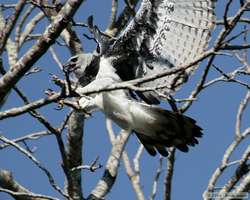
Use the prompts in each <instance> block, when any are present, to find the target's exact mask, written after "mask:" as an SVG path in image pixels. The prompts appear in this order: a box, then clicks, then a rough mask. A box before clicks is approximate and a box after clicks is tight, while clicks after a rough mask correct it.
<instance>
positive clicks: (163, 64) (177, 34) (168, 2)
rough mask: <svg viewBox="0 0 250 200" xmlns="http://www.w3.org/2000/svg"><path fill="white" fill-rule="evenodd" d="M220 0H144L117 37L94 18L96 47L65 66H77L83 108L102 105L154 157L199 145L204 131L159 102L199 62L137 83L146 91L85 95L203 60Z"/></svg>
mask: <svg viewBox="0 0 250 200" xmlns="http://www.w3.org/2000/svg"><path fill="white" fill-rule="evenodd" d="M215 1H216V0H142V2H141V5H140V8H139V10H138V11H137V13H136V15H135V17H134V18H133V19H132V20H131V21H130V23H129V24H128V26H127V27H126V28H125V30H124V31H123V32H122V33H121V34H120V35H119V36H118V37H117V38H113V37H109V36H108V35H107V34H104V33H103V32H101V31H100V30H99V29H98V27H97V26H93V22H92V20H89V28H90V30H91V32H92V34H93V35H94V37H95V39H96V41H97V42H98V48H97V50H96V51H95V52H94V53H86V54H79V55H76V56H74V57H72V58H70V59H69V61H68V62H67V63H66V64H65V66H64V67H66V68H69V69H72V68H74V69H75V71H74V72H75V75H76V77H77V78H78V82H79V84H78V87H77V89H76V93H77V94H78V95H79V96H80V97H81V98H80V100H79V105H80V106H81V108H82V109H86V110H88V109H91V108H94V107H97V108H99V109H100V110H101V111H103V113H104V114H105V115H106V117H108V118H110V119H111V120H112V121H114V122H115V123H116V124H117V125H119V126H120V127H121V128H122V129H125V130H127V131H131V132H134V133H135V134H136V136H137V137H138V139H139V141H140V142H141V143H142V144H143V146H144V147H145V149H146V150H147V152H148V153H149V154H150V155H153V156H154V155H156V154H157V152H159V153H160V154H161V155H163V156H167V155H168V151H167V149H166V148H168V147H176V148H177V149H179V150H180V151H183V152H187V151H188V146H194V145H195V144H198V140H197V138H200V137H201V136H202V133H201V130H202V129H201V128H200V127H199V126H198V125H196V121H195V120H194V119H192V118H190V117H188V116H185V115H182V114H180V113H178V112H174V111H169V110H165V109H163V108H161V107H159V106H157V105H156V104H159V103H160V101H161V99H162V97H163V96H168V95H171V94H173V93H174V92H175V91H176V90H177V89H178V88H179V86H180V85H181V84H182V83H184V82H185V81H187V78H188V76H189V75H190V74H191V72H192V71H194V70H195V69H196V68H197V65H195V66H192V67H189V68H186V69H185V70H179V71H178V72H177V73H175V74H171V75H168V76H164V77H160V78H157V77H156V78H155V79H151V80H150V81H146V82H142V83H140V84H139V85H137V86H138V87H141V88H144V89H145V90H136V91H133V90H132V89H130V88H127V89H116V90H111V91H102V92H99V93H96V94H94V95H90V96H91V98H90V97H87V98H86V96H85V94H86V93H87V92H88V91H90V90H91V89H92V90H93V89H97V88H100V89H102V88H105V87H109V86H111V85H114V84H117V83H119V82H122V81H129V80H133V79H137V78H142V77H149V76H153V75H157V74H160V73H163V72H165V71H167V70H169V69H178V68H180V69H181V68H182V67H183V66H185V65H187V64H189V63H191V62H192V61H194V60H195V59H197V58H199V57H200V56H201V55H202V54H203V53H204V51H205V49H206V48H207V46H208V42H209V39H210V34H211V30H212V29H213V27H214V24H215V16H214V7H215ZM148 88H149V89H148ZM150 88H151V90H150Z"/></svg>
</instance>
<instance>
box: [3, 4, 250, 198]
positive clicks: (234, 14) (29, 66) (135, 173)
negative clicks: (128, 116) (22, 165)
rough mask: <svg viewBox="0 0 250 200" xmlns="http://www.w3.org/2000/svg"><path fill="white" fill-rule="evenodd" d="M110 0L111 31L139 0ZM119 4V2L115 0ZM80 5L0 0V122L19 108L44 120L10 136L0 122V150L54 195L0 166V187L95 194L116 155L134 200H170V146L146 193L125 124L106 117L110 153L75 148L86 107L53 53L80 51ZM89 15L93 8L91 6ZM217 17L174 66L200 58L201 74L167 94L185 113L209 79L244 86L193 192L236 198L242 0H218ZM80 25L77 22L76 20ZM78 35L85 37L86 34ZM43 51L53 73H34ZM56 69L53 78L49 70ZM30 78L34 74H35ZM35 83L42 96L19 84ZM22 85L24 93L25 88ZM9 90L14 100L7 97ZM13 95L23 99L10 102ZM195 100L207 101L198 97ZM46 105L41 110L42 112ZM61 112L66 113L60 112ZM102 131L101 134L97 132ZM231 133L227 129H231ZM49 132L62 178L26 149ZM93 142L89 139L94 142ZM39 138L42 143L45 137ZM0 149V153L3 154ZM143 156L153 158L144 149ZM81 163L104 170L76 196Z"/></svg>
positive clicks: (246, 71) (245, 135) (243, 187)
mask: <svg viewBox="0 0 250 200" xmlns="http://www.w3.org/2000/svg"><path fill="white" fill-rule="evenodd" d="M110 1H111V8H110V21H109V23H108V25H107V27H106V30H105V33H106V34H108V35H109V36H111V37H116V36H117V35H119V34H120V33H121V31H122V30H123V29H124V27H126V25H127V24H128V22H129V21H130V19H131V18H132V17H133V16H134V15H135V13H136V9H137V5H138V4H139V3H140V1H138V0H124V1H118V0H110ZM119 4H121V5H122V6H123V7H122V8H121V6H120V7H119V6H118V5H119ZM80 6H81V7H80ZM79 9H81V12H84V9H85V1H83V0H68V1H65V2H64V1H59V0H52V1H47V0H29V1H25V0H19V1H7V0H3V1H1V2H0V55H1V56H0V73H1V76H0V106H1V111H0V120H1V121H0V123H1V124H4V123H5V122H6V121H8V119H10V118H11V119H13V120H12V122H13V125H14V123H15V120H16V123H17V122H18V120H20V121H19V123H22V122H21V120H22V116H23V115H29V117H30V118H32V119H35V120H36V122H37V123H38V124H40V125H42V126H40V127H43V130H41V131H39V132H36V131H35V130H34V131H33V132H31V133H28V134H23V135H21V136H20V137H17V138H13V136H11V134H7V130H5V129H2V128H1V129H0V131H1V132H0V141H1V143H0V150H1V151H2V152H6V151H4V150H5V149H7V148H13V149H15V150H16V151H17V152H18V153H21V154H22V155H23V156H25V157H26V158H28V159H29V160H30V162H32V163H33V164H34V167H36V168H38V169H39V170H41V172H42V173H43V174H44V175H45V177H47V179H48V185H50V186H51V187H52V188H53V189H54V190H55V196H56V197H52V196H48V195H43V194H37V193H35V192H32V191H31V190H30V189H28V188H25V187H24V186H23V185H22V180H20V182H18V181H17V180H16V179H15V171H9V170H8V169H1V168H0V192H2V193H7V194H8V195H10V196H12V197H13V199H17V200H38V199H39V200H40V199H41V200H42V199H48V200H55V199H72V200H82V199H89V200H90V199H92V200H93V199H103V198H105V197H106V196H107V195H108V193H109V192H110V191H111V190H112V187H113V185H114V184H115V181H116V177H117V175H118V173H123V172H122V170H121V169H119V166H120V164H121V163H123V165H124V171H125V172H126V174H127V176H128V178H129V180H130V183H131V185H132V188H133V190H134V193H135V196H136V198H137V199H138V200H144V199H151V200H153V199H165V200H170V199H171V191H172V179H173V174H174V169H175V149H174V148H170V149H169V152H170V153H169V156H168V158H167V159H166V160H167V162H164V160H165V158H162V157H159V166H158V168H157V169H156V171H155V172H154V173H153V175H152V177H154V178H153V182H152V189H150V192H148V191H145V190H146V189H147V190H148V188H146V189H145V188H143V183H142V182H141V178H142V177H141V171H142V170H143V169H142V167H141V166H142V165H145V163H144V160H142V159H141V158H142V155H143V154H144V151H143V146H142V145H139V146H138V150H137V151H136V152H135V153H134V154H130V153H128V152H127V150H126V149H125V146H126V143H127V141H128V139H129V135H130V133H128V132H126V131H123V130H121V131H120V133H115V131H114V129H113V126H112V122H111V121H110V120H107V121H106V127H107V131H108V136H107V137H109V139H110V143H111V144H112V148H111V151H110V153H109V155H93V162H92V163H88V164H85V163H84V162H83V159H82V154H83V152H82V151H83V150H84V152H88V149H86V148H83V147H84V145H83V144H84V138H85V135H86V134H88V133H84V130H85V129H84V121H85V119H86V118H87V117H89V115H88V113H83V112H80V111H79V110H80V108H79V105H77V104H74V103H72V102H71V101H70V99H71V98H77V97H75V96H74V94H73V93H72V92H68V90H69V89H70V88H69V77H68V74H67V72H65V71H64V70H63V67H62V66H63V64H62V61H61V60H60V55H59V53H60V54H61V53H62V52H64V54H66V55H68V57H70V55H76V54H79V53H82V52H83V48H82V44H83V45H84V42H82V41H81V40H82V33H81V30H82V29H85V30H87V28H86V27H87V26H88V24H87V23H83V22H85V21H86V19H81V21H80V22H78V21H75V20H74V15H75V14H76V13H77V12H79ZM119 9H120V10H119ZM93 15H94V16H95V13H93ZM216 15H217V21H216V24H217V26H216V29H215V31H214V33H213V36H212V40H211V44H210V47H209V49H208V50H207V51H206V52H205V53H204V54H203V55H201V56H200V57H199V59H197V60H195V61H193V62H192V63H190V64H188V65H186V66H182V69H186V68H188V67H190V66H192V65H195V64H197V63H198V62H199V63H202V64H201V65H200V70H199V71H200V72H197V73H199V74H198V75H199V80H198V81H197V83H196V85H195V87H194V88H193V89H192V91H191V93H190V95H188V96H187V97H186V98H183V99H174V101H175V104H176V105H177V107H178V110H179V112H181V113H184V112H186V111H187V110H188V109H191V108H192V105H194V104H195V103H196V101H198V98H199V95H200V94H201V93H203V92H205V91H207V90H208V88H210V89H213V88H214V85H218V84H224V85H225V84H226V86H227V87H231V85H232V84H237V85H238V86H239V87H240V88H241V89H242V90H243V91H245V96H244V97H243V98H242V100H241V102H239V105H238V110H237V112H236V113H235V118H236V121H235V122H232V123H235V130H232V131H231V135H229V134H227V135H225V137H229V138H232V137H233V139H232V141H231V143H230V144H228V147H227V148H226V149H225V152H224V155H223V156H222V158H221V163H219V165H218V167H217V169H215V170H214V172H213V173H212V174H211V178H210V179H209V180H207V182H208V184H207V187H206V189H205V191H204V193H203V194H201V196H202V195H203V198H204V199H206V200H209V199H236V198H237V199H244V198H246V197H247V195H248V193H249V192H250V162H249V159H250V146H249V141H250V140H249V135H250V124H249V107H248V106H249V102H250V82H249V80H250V79H249V77H250V76H249V75H250V64H249V60H248V59H249V58H248V57H249V55H250V54H249V49H250V43H249V39H250V37H249V27H250V26H249V24H250V17H249V16H250V1H249V0H234V1H233V0H227V1H226V0H221V1H220V2H218V3H217V9H216ZM79 26H80V27H81V28H78V27H79ZM42 30H43V31H42ZM86 37H88V39H91V36H90V35H89V36H86ZM85 41H86V40H85ZM59 49H60V50H59ZM68 52H70V54H68ZM48 58H49V59H50V60H53V63H52V62H51V65H50V68H55V69H51V71H52V72H53V75H51V76H38V75H39V74H41V72H43V70H44V67H42V66H38V65H37V64H36V63H37V62H38V61H43V60H46V59H48ZM64 61H65V60H64ZM232 63H233V64H232ZM228 65H230V66H228ZM56 73H57V76H56V75H55V74H56ZM173 73H178V72H177V70H175V69H171V70H168V71H166V72H164V73H161V74H157V76H155V77H150V78H140V79H136V80H133V81H129V82H121V83H119V84H115V85H111V86H109V87H108V88H103V89H101V90H100V89H96V90H93V91H88V92H89V94H90V93H98V92H101V91H104V90H105V91H109V90H115V89H119V88H129V89H133V90H141V91H143V90H148V89H151V90H152V89H154V88H141V87H138V83H142V82H146V81H149V80H152V79H157V78H159V77H163V76H168V75H170V74H173ZM211 74H213V76H211ZM32 76H33V77H32ZM36 76H37V77H39V78H34V77H36ZM58 77H63V78H58ZM211 77H212V78H211ZM27 78H31V80H32V82H33V84H34V85H33V87H32V89H31V88H29V89H21V87H20V83H22V81H23V80H25V79H27ZM51 80H53V81H51ZM38 82H40V83H42V87H43V89H44V91H45V92H44V91H43V92H40V94H39V92H36V93H35V94H36V96H32V95H30V92H27V91H29V90H36V85H37V83H38ZM56 85H57V86H60V87H59V89H58V87H55V86H56ZM26 87H27V86H26ZM38 87H40V86H38ZM72 87H73V86H72ZM47 88H55V89H53V90H51V89H47ZM71 89H72V88H71ZM24 91H26V92H27V93H28V94H25V92H24ZM232 95H234V94H232ZM12 97H15V98H17V99H18V100H13V98H12ZM214 98H216V97H214ZM31 99H32V100H31ZM20 100H21V102H22V103H18V102H19V101H20ZM9 102H12V104H8V103H9ZM55 103H56V104H57V107H58V108H57V109H58V111H56V112H57V115H58V116H60V117H59V118H58V119H61V121H60V123H58V121H59V120H56V121H57V122H54V121H55V120H51V118H50V117H49V116H50V113H54V112H55V111H54V110H55V109H54V107H55V106H54V105H55ZM201 103H203V104H204V107H205V104H206V102H201ZM7 104H8V105H11V106H9V107H8V106H6V105H7ZM13 104H15V105H13ZM51 104H53V107H51V106H49V105H51ZM44 108H45V109H46V112H44V110H43V109H44ZM232 114H234V113H232ZM53 115H54V114H53ZM62 116H64V117H63V119H62ZM225 117H227V116H225ZM52 121H53V122H52ZM222 123H223V122H222ZM27 125H28V123H27ZM101 132H105V130H102V131H101ZM232 133H233V134H234V136H232ZM20 134H21V133H20ZM100 134H101V133H100ZM103 134H104V133H103ZM64 135H67V137H64ZM48 136H50V137H51V136H53V137H55V140H56V142H57V146H58V152H57V153H58V154H59V155H60V158H61V169H62V171H63V173H64V179H65V182H64V183H58V181H57V180H56V178H55V177H54V175H53V173H52V172H51V171H50V169H49V168H48V167H47V166H46V163H43V162H42V161H40V160H39V157H38V156H36V154H35V153H34V150H33V149H32V148H30V147H29V145H28V144H27V142H28V141H30V140H33V141H38V140H40V139H41V138H44V137H48ZM214 140H216V138H214ZM91 142H93V145H95V144H94V141H91ZM242 143H245V144H247V145H245V146H244V148H243V150H242V149H241V151H239V150H238V149H239V148H240V147H241V148H242V146H241V144H242ZM43 145H46V143H44V144H43ZM211 146H213V144H211ZM235 152H237V158H235V156H233V154H235ZM1 155H4V153H2V154H1ZM48 156H49V155H48ZM100 156H105V157H107V161H106V163H104V164H103V166H104V167H103V166H102V164H101V163H100V161H99V157H100ZM4 159H6V158H1V162H4ZM148 159H151V157H149V158H148ZM152 162H153V161H152ZM154 162H155V160H154ZM17 164H18V163H17ZM0 167H1V164H0ZM83 170H87V171H88V172H89V173H91V172H93V173H96V171H101V170H102V171H103V176H102V177H100V180H99V181H98V182H97V183H96V186H95V187H94V188H93V189H92V191H91V192H90V193H89V194H86V193H84V195H83V191H84V190H83V189H82V188H85V185H87V184H88V182H87V181H84V182H83V181H82V180H83V178H84V177H82V176H83V173H82V171H83ZM228 171H229V172H228ZM175 173H178V171H175ZM225 173H230V175H229V176H228V179H227V180H225V182H224V183H223V184H221V182H220V183H218V180H219V179H220V178H221V177H222V176H223V175H224V174H225ZM162 176H164V180H163V179H160V177H162ZM62 185H63V187H62ZM159 187H164V190H162V191H163V194H159V192H158V188H159ZM121 191H122V190H121ZM56 192H57V194H56ZM148 193H150V196H149V197H146V194H148ZM124 195H126V194H124ZM84 196H85V197H84ZM0 198H1V197H0ZM107 198H108V196H107Z"/></svg>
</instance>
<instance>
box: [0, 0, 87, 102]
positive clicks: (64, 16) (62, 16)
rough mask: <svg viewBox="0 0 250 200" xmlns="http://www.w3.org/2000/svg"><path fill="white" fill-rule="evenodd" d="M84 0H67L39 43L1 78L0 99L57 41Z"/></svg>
mask: <svg viewBox="0 0 250 200" xmlns="http://www.w3.org/2000/svg"><path fill="white" fill-rule="evenodd" d="M20 2H21V1H20ZM24 2H25V1H24ZM82 2H83V0H69V1H67V3H66V4H65V5H64V7H63V8H62V10H61V11H60V13H59V14H58V15H57V17H56V18H55V20H54V21H53V22H52V23H51V25H50V26H48V28H47V29H46V30H45V32H44V33H43V35H42V36H41V37H40V39H39V40H38V42H37V44H35V45H34V46H32V47H31V48H30V50H29V51H27V53H26V54H25V55H24V56H23V57H22V58H21V59H20V60H19V61H18V62H17V63H16V64H15V66H13V70H11V71H8V72H7V73H6V74H5V75H4V76H3V77H1V78H0V101H1V99H3V98H4V97H5V95H6V94H7V93H8V92H9V90H10V89H11V88H12V87H13V86H14V85H15V84H16V83H17V82H18V81H19V80H20V79H21V78H22V76H23V75H24V74H25V73H26V72H27V71H28V70H29V69H30V68H31V67H32V65H33V64H34V63H35V62H36V61H37V60H38V59H39V58H40V57H41V56H42V55H43V54H44V53H45V52H46V51H47V49H48V48H49V47H50V46H51V45H52V44H53V43H54V42H55V40H56V38H57V37H58V36H59V35H60V33H61V32H62V31H63V29H64V28H65V27H66V26H67V24H68V23H69V21H70V20H71V18H72V16H73V15H74V14H75V12H76V10H77V8H78V7H79V6H80V4H81V3H82Z"/></svg>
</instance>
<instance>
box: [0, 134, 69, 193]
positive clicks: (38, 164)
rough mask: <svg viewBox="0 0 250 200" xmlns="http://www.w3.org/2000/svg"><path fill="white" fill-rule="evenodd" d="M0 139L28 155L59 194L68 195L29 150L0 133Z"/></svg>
mask: <svg viewBox="0 0 250 200" xmlns="http://www.w3.org/2000/svg"><path fill="white" fill-rule="evenodd" d="M0 140H1V141H3V142H5V143H7V144H9V145H11V146H13V147H15V148H16V149H17V150H18V151H19V152H21V153H22V154H24V155H25V156H26V157H28V158H29V159H30V160H31V161H32V162H33V163H34V164H35V165H36V166H37V167H38V168H39V169H41V170H42V171H43V172H44V173H45V175H46V176H47V177H48V180H49V182H50V185H51V186H52V187H53V188H54V189H55V190H56V191H57V192H59V193H60V194H61V195H63V196H64V197H66V198H67V197H68V195H67V194H65V193H64V191H63V190H62V189H61V188H60V187H59V186H58V185H57V184H56V182H55V180H54V178H53V176H52V175H51V173H50V172H49V171H48V170H47V169H46V168H45V167H44V166H43V165H42V163H40V161H38V160H37V159H36V158H35V157H34V156H33V155H32V154H31V153H30V152H28V151H27V150H25V149H24V148H22V147H21V146H20V145H18V144H17V143H15V142H13V141H11V140H9V139H7V138H6V137H4V136H2V135H0Z"/></svg>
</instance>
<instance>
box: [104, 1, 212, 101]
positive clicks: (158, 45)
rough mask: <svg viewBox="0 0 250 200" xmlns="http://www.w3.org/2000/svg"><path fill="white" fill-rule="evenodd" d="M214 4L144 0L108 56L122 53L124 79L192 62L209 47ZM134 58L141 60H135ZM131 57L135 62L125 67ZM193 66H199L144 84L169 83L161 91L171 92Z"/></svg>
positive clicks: (147, 95) (120, 69) (119, 64)
mask: <svg viewBox="0 0 250 200" xmlns="http://www.w3.org/2000/svg"><path fill="white" fill-rule="evenodd" d="M214 6H215V0H143V1H142V4H141V7H140V9H139V10H138V12H137V14H136V16H135V17H134V19H133V20H132V21H131V22H130V24H129V25H128V27H127V28H126V30H125V31H124V32H123V33H122V35H121V36H120V38H119V39H118V40H117V41H116V42H115V43H114V45H113V47H112V48H111V50H110V51H109V52H107V55H119V57H120V61H119V59H118V61H117V65H116V68H117V71H118V73H119V75H120V76H121V78H122V79H123V80H126V77H133V78H138V77H142V76H147V75H152V74H156V73H160V72H162V71H164V70H166V69H169V68H173V67H175V68H177V67H181V66H183V65H185V64H187V63H190V62H191V61H194V60H195V59H196V58H198V57H199V56H200V55H201V54H202V53H203V52H204V51H205V49H206V48H207V46H208V42H209V38H210V32H211V30H212V29H213V27H214V21H215V16H214ZM121 55H122V56H121ZM124 57H126V58H127V59H126V61H124V60H123V59H124ZM135 57H136V58H138V60H136V61H135ZM128 60H130V63H131V60H134V61H133V62H134V63H132V64H130V65H128V64H125V65H126V66H125V65H124V63H127V61H128ZM126 68H130V69H126ZM194 69H196V66H193V67H191V68H189V69H187V70H186V71H185V73H183V74H181V75H180V74H178V75H177V74H175V75H172V76H168V77H163V78H160V79H156V80H154V81H151V82H147V83H145V84H143V86H149V87H155V86H159V85H166V86H167V88H165V89H164V90H160V91H161V92H164V93H170V92H171V91H175V90H176V89H177V86H178V85H180V84H181V83H183V82H184V81H185V80H186V78H187V77H188V75H189V74H190V73H191V72H192V71H193V70H194ZM124 77H125V78H124ZM141 96H142V97H144V99H145V100H146V101H148V102H149V103H150V102H151V103H155V102H157V99H158V97H157V95H156V93H154V92H147V93H143V95H141Z"/></svg>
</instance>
